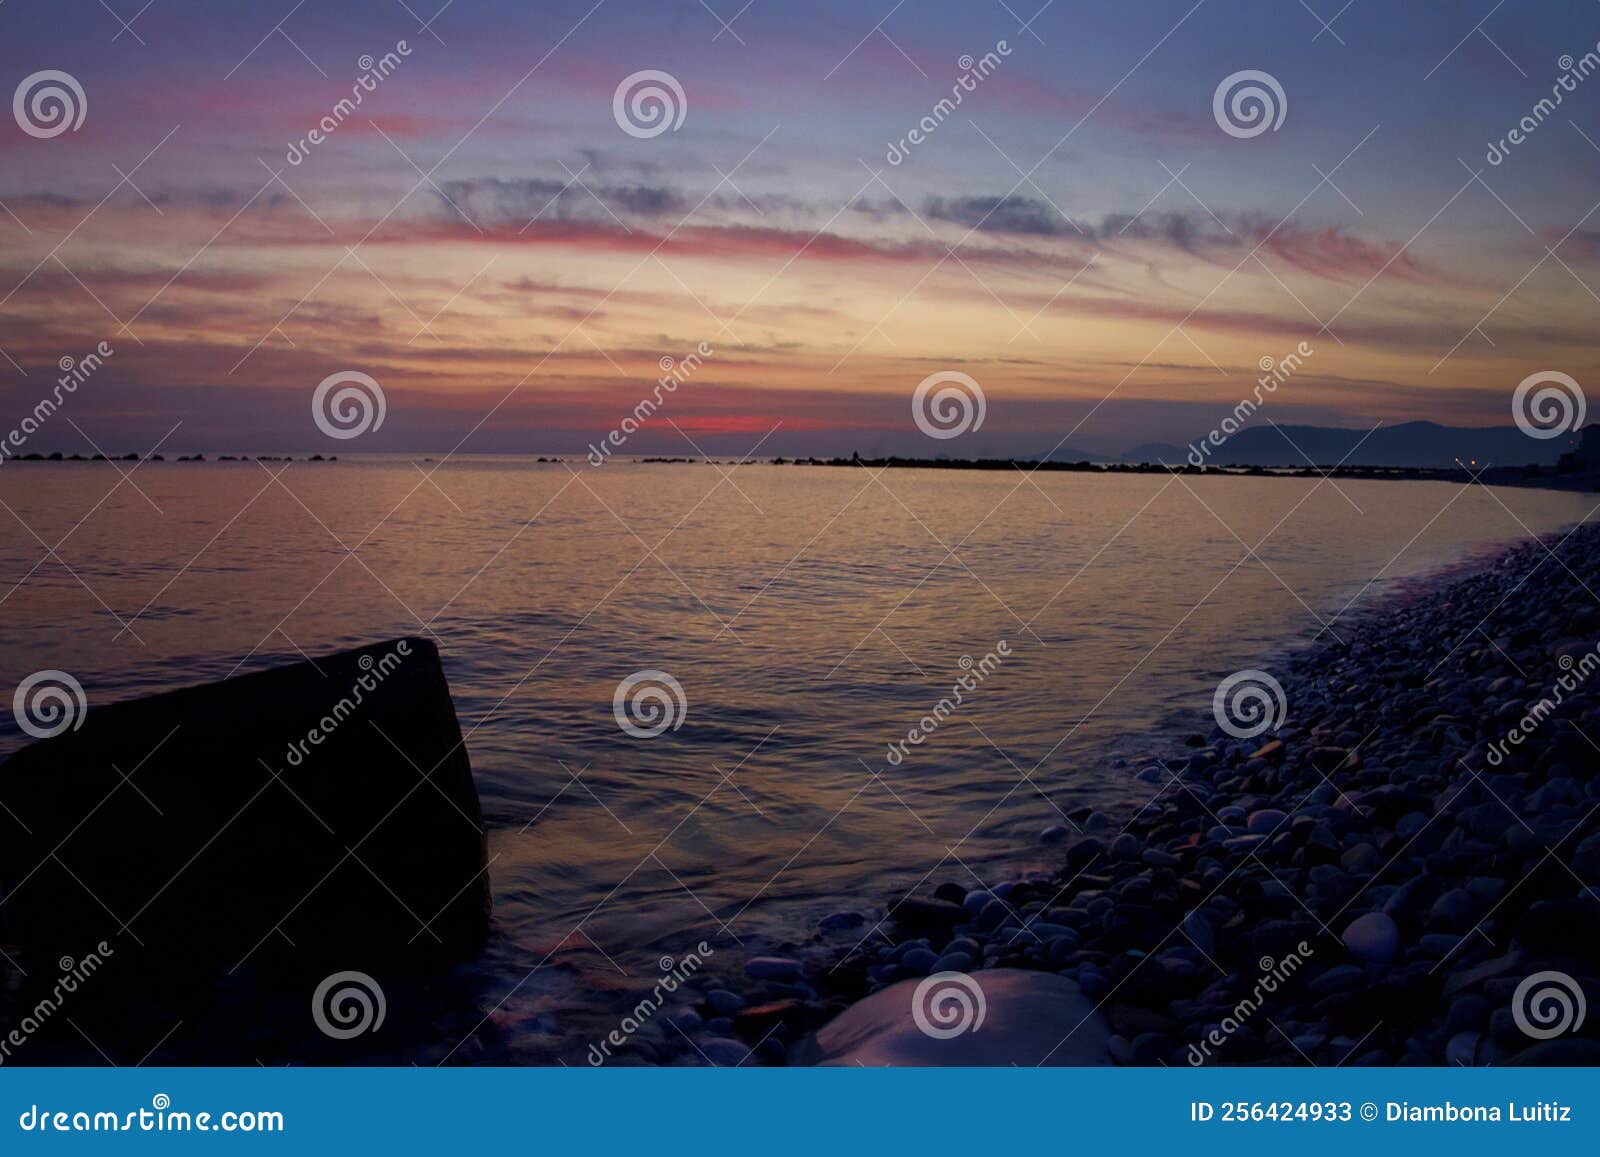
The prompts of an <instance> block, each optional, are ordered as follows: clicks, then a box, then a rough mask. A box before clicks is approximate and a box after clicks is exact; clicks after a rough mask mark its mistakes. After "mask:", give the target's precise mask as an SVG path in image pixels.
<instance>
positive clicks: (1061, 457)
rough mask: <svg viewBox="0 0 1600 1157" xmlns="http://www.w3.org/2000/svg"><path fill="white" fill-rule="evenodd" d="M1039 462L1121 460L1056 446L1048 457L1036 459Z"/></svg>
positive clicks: (1074, 448)
mask: <svg viewBox="0 0 1600 1157" xmlns="http://www.w3.org/2000/svg"><path fill="white" fill-rule="evenodd" d="M1035 461H1039V462H1117V461H1122V459H1119V458H1117V457H1116V456H1114V455H1111V454H1096V453H1095V452H1094V451H1093V450H1080V449H1078V447H1076V446H1058V447H1057V448H1056V449H1055V450H1053V451H1051V452H1050V453H1049V454H1048V455H1045V456H1042V457H1039V458H1036V459H1035Z"/></svg>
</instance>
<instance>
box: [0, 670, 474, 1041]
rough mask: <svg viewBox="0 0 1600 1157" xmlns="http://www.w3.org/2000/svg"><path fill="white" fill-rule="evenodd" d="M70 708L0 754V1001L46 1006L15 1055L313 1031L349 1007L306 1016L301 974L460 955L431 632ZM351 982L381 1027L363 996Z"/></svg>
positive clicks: (319, 1037) (470, 807)
mask: <svg viewBox="0 0 1600 1157" xmlns="http://www.w3.org/2000/svg"><path fill="white" fill-rule="evenodd" d="M78 722H79V723H80V726H78V727H77V728H76V729H73V730H67V731H65V732H63V733H62V734H60V735H58V736H56V737H53V738H48V739H44V740H42V741H40V742H38V743H35V744H33V745H31V746H29V747H26V748H24V749H22V750H21V751H19V752H17V753H16V754H15V755H13V756H12V757H11V758H10V759H9V760H7V761H6V763H5V764H4V765H3V766H0V922H3V924H0V927H3V939H5V940H6V941H8V942H9V943H11V944H14V945H16V946H17V948H18V949H19V950H20V952H21V957H20V959H19V960H18V961H17V963H18V965H19V968H20V970H21V971H22V972H23V973H24V974H25V976H26V979H25V980H23V981H22V982H21V989H20V992H18V993H15V994H13V1008H12V1009H9V1010H6V1011H10V1012H13V1013H15V1014H16V1016H21V1015H22V1014H23V1013H25V1012H27V1010H29V1009H32V1008H34V1007H35V1006H36V1004H37V1001H38V1000H39V999H42V998H45V997H48V998H49V999H50V1000H51V1001H52V1008H51V1010H50V1011H51V1012H57V1011H59V1015H54V1016H50V1017H39V1016H35V1017H33V1018H32V1019H33V1020H34V1021H37V1022H39V1024H38V1031H37V1032H34V1033H30V1034H29V1038H30V1039H29V1041H28V1043H27V1045H26V1048H27V1049H29V1050H30V1052H29V1054H28V1056H32V1057H35V1058H38V1059H49V1058H50V1057H51V1055H52V1053H51V1047H52V1042H55V1043H59V1044H61V1046H62V1047H63V1048H65V1049H66V1050H68V1051H67V1052H66V1053H65V1054H64V1055H65V1058H66V1059H83V1058H80V1057H78V1056H77V1055H76V1054H75V1053H74V1052H72V1051H71V1050H73V1049H74V1048H77V1049H80V1050H81V1049H83V1047H84V1045H83V1041H84V1040H88V1041H92V1042H93V1043H94V1045H95V1046H96V1051H99V1052H101V1053H102V1055H105V1054H106V1053H110V1054H111V1055H112V1057H113V1058H114V1059H116V1060H117V1061H118V1062H119V1063H121V1062H122V1061H124V1060H128V1061H136V1060H138V1059H139V1057H140V1056H141V1055H144V1054H145V1053H147V1051H148V1050H150V1049H151V1047H152V1046H153V1045H156V1044H157V1043H158V1042H162V1047H163V1049H164V1050H165V1051H164V1053H163V1054H162V1055H163V1056H165V1057H167V1058H168V1059H174V1058H176V1059H199V1060H202V1061H205V1062H207V1063H218V1062H221V1061H226V1060H229V1059H233V1060H239V1059H243V1060H244V1061H245V1063H248V1061H249V1058H251V1057H260V1056H262V1055H263V1052H262V1051H260V1050H264V1051H265V1055H267V1056H274V1055H281V1050H280V1049H278V1048H276V1047H275V1046H273V1045H271V1044H268V1043H263V1042H269V1041H274V1040H277V1041H281V1040H282V1039H283V1038H285V1037H288V1038H293V1037H296V1036H297V1035H298V1036H305V1037H308V1038H309V1039H311V1040H312V1041H317V1042H320V1043H321V1044H322V1045H324V1046H325V1045H328V1044H329V1043H330V1042H332V1041H336V1040H338V1039H340V1026H341V1023H342V1022H341V1020H340V1017H341V1016H343V1015H348V1014H349V1013H350V1012H351V1009H349V1008H345V1009H328V1010H325V1011H324V1013H323V1015H322V1019H320V1020H318V1019H317V1018H315V1017H314V1016H313V1013H312V1011H311V1003H312V997H313V993H314V990H316V989H317V988H318V986H319V985H320V984H321V982H323V981H324V980H325V979H327V978H329V977H331V976H333V975H335V974H339V973H355V974H361V975H362V976H364V977H369V978H371V979H372V980H373V982H374V984H373V985H372V986H371V987H375V988H378V989H380V990H381V989H382V988H384V987H387V988H389V990H390V997H391V999H390V1001H389V1003H391V1004H392V1003H394V1001H393V999H392V998H393V995H394V990H395V989H396V988H397V987H398V986H401V985H404V984H408V983H412V982H413V981H415V980H416V978H419V977H427V976H429V975H431V974H435V973H437V972H438V970H439V969H440V967H441V966H444V965H448V964H450V963H452V962H455V961H460V960H463V959H467V958H470V957H472V956H474V955H475V954H477V953H478V951H479V950H480V949H481V947H482V944H483V942H484V938H485V936H486V934H487V929H488V921H489V903H490V901H489V882H488V874H487V869H486V865H485V855H484V835H483V826H482V817H481V813H480V811H479V804H478V795H477V791H476V789H475V787H474V784H473V780H472V771H471V768H470V766H469V765H468V762H467V755H466V750H465V748H464V747H463V746H462V737H461V730H460V727H459V726H458V724H457V721H456V716H455V709H454V707H453V705H452V704H451V700H450V693H449V688H448V686H447V685H446V683H445V678H444V673H443V670H442V669H441V667H440V663H439V654H438V651H437V649H436V648H435V647H434V645H433V644H432V643H431V642H429V641H427V640H425V639H417V638H412V639H399V640H393V641H390V642H386V643H379V644H375V645H372V646H368V647H363V648H360V649H358V650H353V651H346V652H344V653H341V654H337V655H333V656H330V657H327V658H320V659H317V660H315V661H311V662H306V663H299V664H295V665H293V666H288V667H282V668H278V669H274V670H269V671H263V672H259V673H255V674H250V675H245V676H242V677H239V678H235V679H227V680H223V681H221V682H217V683H209V684H205V685H202V686H197V687H192V688H188V689H185V690H181V691H175V692H171V693H168V694H162V695H156V696H152V697H149V698H144V699H138V700H133V701H128V702H122V703H112V704H106V705H100V704H95V703H90V704H89V706H88V710H87V711H86V712H84V713H83V714H82V717H81V719H80V720H79V721H78ZM91 960H92V961H93V964H94V967H93V969H92V975H84V976H74V978H73V982H72V983H70V984H69V985H68V986H67V993H66V994H65V995H63V993H62V992H61V991H60V987H59V981H60V978H61V977H62V975H63V974H74V973H79V972H83V971H84V962H87V961H91ZM52 986H55V989H54V992H53V994H52ZM333 991H334V992H337V991H338V988H335V989H334V990H333ZM366 999H367V1000H368V1001H369V1002H370V1005H371V1009H372V1013H371V1015H368V1016H367V1017H366V1019H367V1020H368V1021H369V1025H368V1027H379V1026H381V1024H382V1016H381V1014H380V1013H379V1011H378V1009H379V1006H378V1003H377V1002H379V1001H382V1000H383V997H382V995H381V991H380V992H379V993H372V992H369V993H368V996H367V998H366ZM69 1005H70V1007H68V1006H69ZM16 1016H13V1017H10V1018H8V1019H7V1023H10V1022H11V1021H14V1020H15V1019H16ZM69 1018H70V1021H71V1022H72V1024H74V1025H75V1026H76V1027H77V1028H78V1030H79V1031H78V1033H74V1032H73V1031H72V1029H71V1028H70V1027H68V1019H69ZM391 1019H392V1020H397V1021H398V1020H402V1019H403V1016H400V1017H395V1018H391ZM373 1020H376V1021H377V1022H378V1024H377V1025H372V1024H371V1023H370V1022H371V1021H373ZM46 1022H48V1023H46ZM176 1023H181V1024H182V1026H183V1027H182V1028H181V1030H177V1029H175V1027H174V1026H175V1024H176ZM325 1025H326V1026H331V1027H332V1028H333V1030H334V1031H333V1032H328V1031H327V1030H326V1028H324V1026H325ZM319 1028H322V1029H323V1031H321V1032H319V1031H318V1029H319ZM301 1030H303V1032H302V1031H301ZM163 1034H167V1035H165V1036H164V1035H163ZM252 1040H254V1041H255V1043H254V1044H252V1043H251V1042H252ZM252 1048H254V1049H256V1050H258V1051H250V1050H251V1049H252ZM292 1055H307V1054H306V1053H305V1052H304V1051H300V1050H297V1051H295V1052H293V1053H292ZM26 1059H27V1058H26V1057H24V1055H23V1054H21V1053H19V1054H18V1060H20V1061H23V1062H24V1063H25V1062H26ZM87 1059H90V1060H93V1059H94V1058H93V1056H92V1054H90V1055H89V1057H88V1058H87Z"/></svg>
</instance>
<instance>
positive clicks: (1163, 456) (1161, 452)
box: [1118, 442, 1189, 466]
mask: <svg viewBox="0 0 1600 1157" xmlns="http://www.w3.org/2000/svg"><path fill="white" fill-rule="evenodd" d="M1188 452H1189V451H1188V450H1186V449H1185V448H1184V447H1182V446H1174V445H1173V444H1172V443H1171V442H1142V443H1140V444H1139V445H1137V446H1135V447H1133V448H1132V449H1130V450H1124V451H1123V452H1122V453H1121V454H1119V455H1118V457H1119V458H1120V459H1121V460H1122V461H1124V462H1134V463H1140V464H1144V463H1148V464H1151V465H1154V464H1157V463H1165V464H1166V465H1168V466H1182V465H1183V459H1184V455H1186V454H1188Z"/></svg>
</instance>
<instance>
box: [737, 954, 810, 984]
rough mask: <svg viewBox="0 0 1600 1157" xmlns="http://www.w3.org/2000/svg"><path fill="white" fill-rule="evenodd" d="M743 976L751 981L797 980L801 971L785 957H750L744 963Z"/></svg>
mask: <svg viewBox="0 0 1600 1157" xmlns="http://www.w3.org/2000/svg"><path fill="white" fill-rule="evenodd" d="M744 974H745V975H746V976H748V977H750V978H751V979H752V980H799V979H800V977H801V976H802V975H803V970H802V969H801V967H800V962H799V961H798V960H793V959H791V958H789V957H787V956H752V957H751V958H750V959H749V960H746V961H745V962H744Z"/></svg>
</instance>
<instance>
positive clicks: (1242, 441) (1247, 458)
mask: <svg viewBox="0 0 1600 1157" xmlns="http://www.w3.org/2000/svg"><path fill="white" fill-rule="evenodd" d="M1205 438H1206V435H1204V434H1202V435H1200V436H1199V437H1198V438H1196V439H1195V441H1194V442H1193V443H1191V446H1200V447H1202V448H1203V443H1204V441H1205ZM1577 441H1578V439H1577V437H1576V436H1567V437H1561V438H1550V439H1547V440H1542V441H1541V440H1540V439H1537V438H1530V437H1528V435H1526V434H1524V433H1523V432H1522V431H1521V430H1519V429H1517V427H1515V426H1441V425H1439V424H1438V423H1437V422H1402V423H1400V424H1399V425H1395V426H1380V427H1378V429H1377V430H1376V431H1371V430H1370V427H1369V429H1367V430H1346V429H1341V428H1339V427H1336V426H1273V425H1270V424H1269V425H1253V426H1251V427H1250V428H1249V429H1246V430H1241V431H1239V432H1238V433H1237V434H1234V435H1233V436H1232V437H1230V438H1227V439H1226V440H1225V441H1224V442H1223V444H1222V445H1221V446H1213V447H1211V452H1210V454H1209V455H1208V456H1207V458H1206V464H1207V465H1212V466H1305V465H1307V459H1310V461H1311V463H1314V464H1315V465H1318V466H1332V465H1335V464H1336V463H1339V462H1343V463H1344V464H1345V465H1346V466H1420V467H1439V466H1444V467H1448V466H1453V465H1455V464H1456V462H1457V460H1458V459H1459V460H1460V462H1461V463H1462V464H1463V465H1474V464H1475V465H1476V467H1478V468H1481V467H1483V466H1485V465H1494V466H1526V465H1529V464H1530V463H1537V464H1539V465H1541V466H1553V465H1555V461H1556V459H1557V458H1558V457H1560V456H1561V454H1562V453H1564V452H1565V451H1567V450H1570V449H1572V448H1573V447H1574V446H1575V445H1576V444H1577ZM1152 448H1153V447H1152V446H1137V447H1135V448H1134V449H1133V450H1130V451H1128V453H1127V454H1124V455H1123V458H1124V459H1125V460H1131V459H1130V455H1133V454H1135V453H1140V454H1143V453H1144V452H1146V451H1148V450H1151V449H1152ZM1155 448H1159V449H1162V450H1166V449H1170V448H1168V447H1161V446H1159V444H1157V446H1156V447H1155ZM1190 453H1191V450H1190V447H1189V446H1186V447H1183V448H1182V449H1180V450H1179V451H1178V457H1177V458H1172V457H1168V458H1166V459H1165V460H1166V461H1168V462H1174V463H1175V462H1177V461H1183V460H1188V458H1189V455H1190ZM1154 460H1155V461H1161V460H1162V459H1160V458H1159V457H1158V458H1156V459H1154Z"/></svg>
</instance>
